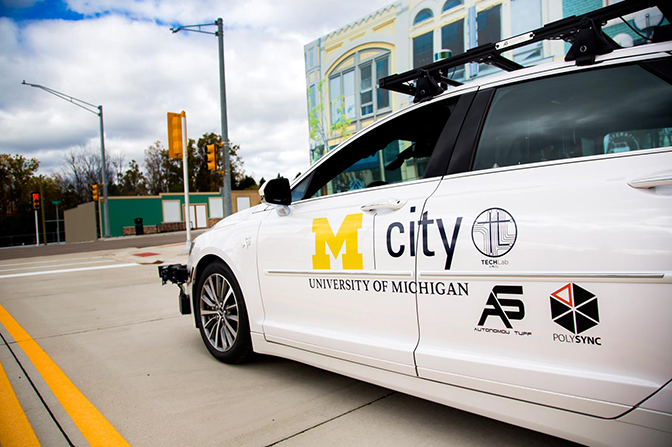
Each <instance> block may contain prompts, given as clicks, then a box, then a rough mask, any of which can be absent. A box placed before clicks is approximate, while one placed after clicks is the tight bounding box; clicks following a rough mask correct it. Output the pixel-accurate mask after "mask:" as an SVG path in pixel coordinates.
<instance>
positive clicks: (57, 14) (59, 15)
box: [0, 0, 84, 22]
mask: <svg viewBox="0 0 672 447" xmlns="http://www.w3.org/2000/svg"><path fill="white" fill-rule="evenodd" d="M13 3H18V2H11V1H10V2H7V1H3V2H2V3H0V17H9V18H11V19H12V20H14V21H17V22H22V21H26V20H44V19H63V20H81V19H83V18H84V15H83V14H81V13H78V12H75V11H72V10H70V9H69V8H68V6H67V5H66V4H65V2H62V1H60V0H43V1H39V2H37V3H35V4H33V5H32V6H27V7H12V6H11V5H12V4H13Z"/></svg>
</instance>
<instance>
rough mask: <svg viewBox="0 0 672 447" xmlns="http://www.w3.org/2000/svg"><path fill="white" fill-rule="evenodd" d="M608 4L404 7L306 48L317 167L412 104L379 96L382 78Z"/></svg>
mask: <svg viewBox="0 0 672 447" xmlns="http://www.w3.org/2000/svg"><path fill="white" fill-rule="evenodd" d="M606 1H607V0H400V1H397V2H394V3H391V4H389V5H387V6H385V7H383V8H380V9H378V10H376V11H373V12H371V13H370V14H367V15H366V16H364V17H361V18H359V19H358V20H356V21H354V22H352V23H349V24H347V25H344V26H342V27H341V28H338V29H336V30H334V31H332V32H330V33H329V34H327V35H325V36H322V37H320V38H319V39H317V40H315V41H313V42H311V43H309V44H307V45H305V47H304V53H305V58H306V82H307V96H308V117H309V125H310V159H311V163H313V162H315V161H316V160H317V159H319V158H320V157H321V156H322V155H324V154H325V153H326V152H328V151H329V150H331V149H332V148H334V147H335V146H337V145H338V144H339V143H341V142H342V141H344V140H345V139H346V138H347V136H349V135H351V134H353V133H355V132H357V131H358V130H360V129H362V128H365V127H366V126H369V125H370V124H371V123H373V122H374V121H376V120H378V119H380V118H382V117H384V116H386V115H388V114H390V113H391V112H393V111H395V110H398V109H399V108H401V107H403V106H404V105H406V104H408V103H409V102H410V101H411V98H410V97H409V96H407V95H403V94H400V93H395V92H389V91H387V90H384V89H379V88H378V87H377V84H378V80H379V79H380V78H382V77H385V76H387V75H390V74H394V73H401V72H404V71H407V70H410V69H412V68H416V67H420V66H423V65H427V64H429V63H431V62H433V60H434V54H435V53H436V52H438V51H439V50H441V49H449V50H450V51H451V53H452V55H458V54H461V53H463V52H465V51H467V50H468V49H471V48H475V47H477V46H479V45H482V44H484V43H490V42H497V41H499V40H502V39H505V38H508V37H511V36H516V35H518V34H522V33H524V32H526V31H530V30H533V29H536V28H540V27H542V26H543V25H544V24H546V23H548V22H552V21H555V20H559V19H561V18H563V17H566V16H569V15H574V14H580V13H582V12H586V11H590V10H593V9H598V8H601V7H602V6H604V3H605V2H606ZM564 54H565V43H564V42H562V41H554V42H544V43H537V44H534V45H530V46H528V47H525V48H521V49H519V50H515V51H514V52H512V53H510V54H509V53H505V55H506V56H507V57H509V58H511V59H513V60H514V61H516V62H518V63H520V64H522V65H526V66H527V65H532V64H536V63H541V62H543V61H546V60H553V59H561V58H563V57H564ZM497 71H498V69H497V68H495V67H492V66H488V65H485V64H476V63H472V64H466V65H465V66H462V67H459V68H457V69H455V70H454V71H453V72H452V73H450V74H449V76H451V77H452V78H453V79H455V80H457V81H460V82H468V81H469V80H472V79H474V78H476V77H482V76H486V75H488V74H491V73H495V72H497Z"/></svg>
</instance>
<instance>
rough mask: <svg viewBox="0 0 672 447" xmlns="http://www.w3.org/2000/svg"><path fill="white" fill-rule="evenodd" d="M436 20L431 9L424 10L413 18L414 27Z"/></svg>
mask: <svg viewBox="0 0 672 447" xmlns="http://www.w3.org/2000/svg"><path fill="white" fill-rule="evenodd" d="M423 14H424V16H422V17H421V15H423ZM433 18H434V11H432V10H431V9H430V8H423V9H421V10H420V11H418V13H417V14H416V15H415V17H414V18H413V26H416V25H420V24H421V23H425V22H427V21H429V20H432V19H433Z"/></svg>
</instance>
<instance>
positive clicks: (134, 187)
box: [119, 160, 147, 196]
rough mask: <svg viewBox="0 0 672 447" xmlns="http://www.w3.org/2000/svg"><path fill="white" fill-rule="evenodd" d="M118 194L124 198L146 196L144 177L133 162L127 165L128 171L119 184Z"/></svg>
mask: <svg viewBox="0 0 672 447" xmlns="http://www.w3.org/2000/svg"><path fill="white" fill-rule="evenodd" d="M120 183H121V184H120V187H119V189H120V192H119V193H120V194H121V195H125V196H141V195H146V194H147V184H146V180H145V175H144V174H143V173H142V171H140V167H139V166H138V163H136V161H135V160H131V161H130V162H129V163H128V169H127V170H126V172H125V173H124V175H123V177H122V179H121V182H120Z"/></svg>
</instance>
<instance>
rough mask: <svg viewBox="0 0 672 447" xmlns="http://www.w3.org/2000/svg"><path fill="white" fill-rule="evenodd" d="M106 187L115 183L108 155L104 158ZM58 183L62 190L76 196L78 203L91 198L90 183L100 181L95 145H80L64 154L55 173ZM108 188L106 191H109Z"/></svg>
mask: <svg viewBox="0 0 672 447" xmlns="http://www.w3.org/2000/svg"><path fill="white" fill-rule="evenodd" d="M105 161H106V172H107V184H108V187H109V186H112V185H115V184H116V182H115V179H114V177H115V173H114V171H113V169H112V164H111V161H110V157H106V158H105ZM56 176H57V180H58V183H59V185H60V187H61V189H62V190H63V191H68V192H69V193H71V194H74V195H75V196H76V197H77V201H78V202H79V203H84V202H89V201H90V200H91V185H93V184H94V183H101V181H102V176H101V169H100V153H99V152H98V150H97V148H95V147H91V146H89V147H84V146H80V147H79V148H77V149H71V150H70V151H68V152H67V153H66V154H65V164H64V165H63V166H62V167H61V168H60V170H59V171H58V172H57V173H56ZM109 189H111V188H108V192H109Z"/></svg>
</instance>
